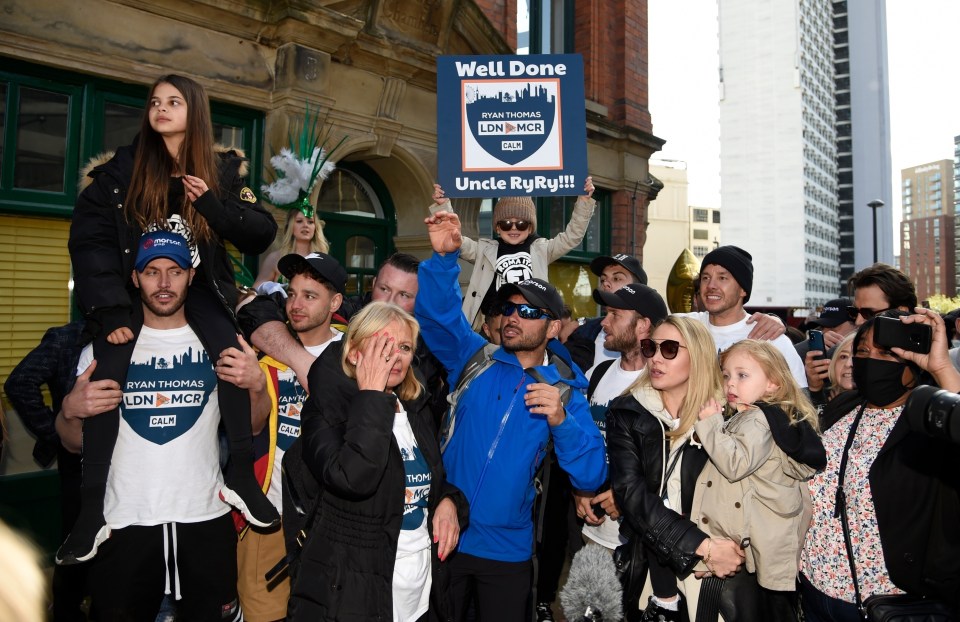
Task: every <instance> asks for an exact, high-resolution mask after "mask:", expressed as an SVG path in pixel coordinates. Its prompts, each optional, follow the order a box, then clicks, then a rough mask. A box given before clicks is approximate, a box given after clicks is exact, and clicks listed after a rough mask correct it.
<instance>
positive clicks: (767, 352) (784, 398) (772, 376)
mask: <svg viewBox="0 0 960 622" xmlns="http://www.w3.org/2000/svg"><path fill="white" fill-rule="evenodd" d="M738 352H739V353H742V354H745V355H746V356H749V357H750V358H751V359H753V360H754V361H755V362H756V363H757V365H759V366H760V369H761V370H763V373H764V375H765V376H766V377H767V380H769V381H770V382H772V383H773V384H775V385H777V389H776V390H775V391H774V392H773V393H771V394H770V395H764V396H763V401H765V402H767V403H768V404H772V405H774V406H779V407H780V408H781V409H782V410H783V411H784V412H785V413H787V416H788V417H789V418H790V425H796V424H798V423H800V422H801V421H806V422H807V423H809V424H810V425H811V426H812V427H813V429H814V430H816V431H819V430H820V424H819V422H818V421H817V411H816V409H815V408H814V407H813V404H811V403H810V399H809V398H808V397H807V396H806V395H805V394H804V393H803V390H802V389H801V388H800V385H798V384H797V381H796V380H795V379H794V377H793V374H792V373H791V372H790V366H789V365H787V359H785V358H784V357H783V354H782V353H781V352H780V350H777V349H776V348H775V347H774V346H773V344H771V343H770V342H769V341H760V340H758V339H744V340H743V341H738V342H737V343H735V344H733V345H732V346H730V347H729V348H727V349H726V350H724V351H723V353H722V354H721V355H720V366H721V367H722V366H723V363H724V361H726V360H727V358H728V357H729V356H731V355H733V354H735V353H738Z"/></svg>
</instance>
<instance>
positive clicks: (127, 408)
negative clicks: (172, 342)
mask: <svg viewBox="0 0 960 622" xmlns="http://www.w3.org/2000/svg"><path fill="white" fill-rule="evenodd" d="M216 386H217V376H216V373H215V372H214V371H213V366H212V365H211V364H210V359H209V358H207V353H206V352H205V351H204V350H202V349H201V350H199V351H194V350H193V349H192V348H188V349H187V351H185V352H183V353H182V354H180V355H175V356H171V357H165V356H159V357H158V356H154V357H152V358H151V359H150V360H149V361H147V362H145V363H130V368H129V370H128V371H127V381H126V384H125V385H124V390H123V403H122V404H121V405H120V414H121V416H122V417H123V420H124V421H126V422H127V424H129V425H130V427H131V428H133V431H134V432H136V433H137V434H138V435H140V436H141V437H143V438H144V439H145V440H147V441H150V442H151V443H155V444H157V445H165V444H167V443H169V442H170V441H172V440H174V439H176V438H178V437H180V436H182V435H183V434H185V433H186V432H187V431H189V430H190V428H192V427H193V426H194V424H196V423H197V421H198V420H199V419H200V415H201V414H202V413H203V409H204V407H205V406H206V405H207V402H208V401H209V400H210V394H211V393H213V390H214V388H216Z"/></svg>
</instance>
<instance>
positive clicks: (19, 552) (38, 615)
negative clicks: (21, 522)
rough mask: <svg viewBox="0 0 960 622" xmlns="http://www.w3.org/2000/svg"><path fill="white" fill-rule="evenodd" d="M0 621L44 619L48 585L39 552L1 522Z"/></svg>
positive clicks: (30, 543)
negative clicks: (0, 579)
mask: <svg viewBox="0 0 960 622" xmlns="http://www.w3.org/2000/svg"><path fill="white" fill-rule="evenodd" d="M0 551H3V554H2V555H0V577H3V580H2V581H0V620H3V621H6V620H43V619H44V597H45V595H46V591H47V582H46V579H45V578H44V574H43V570H42V567H41V557H40V551H39V550H38V549H37V547H36V546H35V545H34V544H33V543H32V542H30V541H29V540H27V539H26V538H25V537H24V536H22V535H20V534H19V533H17V532H15V531H14V530H13V529H11V528H10V527H8V526H7V525H6V524H5V523H3V522H2V521H0Z"/></svg>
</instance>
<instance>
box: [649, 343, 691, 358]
mask: <svg viewBox="0 0 960 622" xmlns="http://www.w3.org/2000/svg"><path fill="white" fill-rule="evenodd" d="M686 347H687V346H682V345H680V342H679V341H676V340H674V339H664V340H663V341H661V342H660V343H657V342H656V341H654V340H653V339H641V340H640V354H642V355H643V358H646V359H652V358H653V357H654V356H655V355H656V353H657V350H658V349H659V350H660V354H662V355H663V358H665V359H667V360H668V361H672V360H673V359H675V358H677V353H678V352H680V348H686Z"/></svg>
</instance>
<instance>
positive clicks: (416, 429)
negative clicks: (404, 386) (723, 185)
mask: <svg viewBox="0 0 960 622" xmlns="http://www.w3.org/2000/svg"><path fill="white" fill-rule="evenodd" d="M341 352H342V344H341V343H340V342H336V343H333V344H331V345H330V346H329V347H328V348H327V349H326V350H325V351H324V353H323V354H322V355H321V356H320V357H319V358H318V359H317V361H316V362H315V363H314V365H313V367H311V369H310V376H309V378H310V386H312V387H324V390H323V391H322V392H319V391H318V392H314V393H312V394H311V395H310V398H309V399H308V400H307V403H306V405H305V407H304V410H303V413H302V417H303V423H302V426H303V428H302V429H303V432H302V435H303V459H304V461H305V462H306V464H307V466H308V467H309V468H310V470H311V471H312V472H313V474H314V476H315V477H316V478H317V479H318V480H319V481H320V485H321V487H322V489H323V492H322V493H321V501H320V504H319V506H318V508H317V512H318V515H317V517H316V519H315V520H314V523H313V526H312V528H311V530H310V534H309V536H308V539H307V543H306V546H305V547H304V550H303V553H302V555H301V567H300V570H299V573H298V575H297V581H296V584H295V585H294V586H293V590H292V593H291V597H290V609H289V612H288V619H290V620H310V621H311V622H312V621H315V620H339V621H342V622H349V621H361V620H364V621H366V620H384V621H389V620H392V619H393V601H392V596H391V594H392V583H393V567H394V562H395V560H396V554H397V540H398V538H399V535H400V525H401V523H402V520H403V505H404V490H405V489H406V477H405V472H404V466H403V460H402V458H401V456H400V449H399V447H398V446H397V442H396V440H395V439H394V436H393V419H394V417H393V415H394V412H395V405H396V398H395V397H394V396H393V395H390V394H387V393H384V392H381V391H360V390H359V389H358V387H357V383H356V381H354V380H352V379H350V378H347V377H346V375H345V374H344V373H343V370H342V369H341V367H340V355H341ZM426 404H427V395H426V394H425V393H424V394H422V395H421V396H420V397H419V398H417V399H416V400H413V401H411V402H404V403H403V405H404V408H405V409H406V411H407V416H408V418H409V420H410V426H411V428H412V429H413V433H414V436H415V437H416V440H417V445H418V446H419V448H420V451H421V452H422V453H423V456H424V458H425V459H426V460H427V462H428V464H429V465H430V471H431V476H432V478H431V485H430V500H429V515H428V520H427V525H428V528H429V529H430V532H431V536H432V531H433V525H432V519H433V512H434V510H435V509H436V507H437V505H438V504H439V503H440V501H441V500H442V499H444V498H447V497H449V498H451V500H452V501H453V502H454V503H455V504H456V506H457V513H458V518H459V521H460V529H461V531H463V530H464V529H466V526H467V501H466V499H465V498H464V496H463V494H462V493H461V492H460V491H459V490H458V489H457V488H456V487H454V486H453V485H452V484H449V483H448V482H447V481H446V478H445V473H444V469H443V463H442V461H441V456H440V448H439V446H438V444H437V440H436V431H435V429H434V427H433V423H432V417H431V414H430V411H429V409H428V408H427V406H426ZM431 560H432V562H433V588H432V590H431V610H432V612H433V613H435V614H437V615H438V617H439V619H441V620H446V619H448V617H449V607H448V605H447V602H446V598H447V596H448V592H449V590H448V584H449V579H448V577H447V576H446V568H445V564H443V563H440V562H439V560H438V558H437V548H436V545H434V546H433V550H432V552H431Z"/></svg>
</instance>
